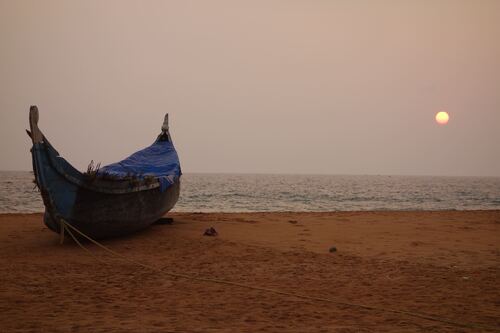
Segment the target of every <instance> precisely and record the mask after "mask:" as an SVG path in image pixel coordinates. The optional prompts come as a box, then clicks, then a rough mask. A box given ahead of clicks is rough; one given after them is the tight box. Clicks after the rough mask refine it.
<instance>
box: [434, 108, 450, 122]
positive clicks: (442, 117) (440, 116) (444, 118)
mask: <svg viewBox="0 0 500 333" xmlns="http://www.w3.org/2000/svg"><path fill="white" fill-rule="evenodd" d="M448 120H450V116H449V115H448V112H445V111H440V112H438V113H436V122H437V123H438V124H439V125H446V124H448Z"/></svg>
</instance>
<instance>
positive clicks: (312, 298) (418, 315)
mask: <svg viewBox="0 0 500 333" xmlns="http://www.w3.org/2000/svg"><path fill="white" fill-rule="evenodd" d="M60 221H61V234H62V235H61V240H60V241H61V243H62V241H63V240H64V235H63V234H64V230H66V231H67V232H68V234H69V235H70V237H71V238H72V239H73V240H74V241H75V243H76V244H77V245H78V246H79V247H81V248H82V249H83V250H85V251H86V252H87V253H89V254H90V255H91V256H92V257H94V258H95V259H97V260H98V261H100V262H104V261H103V260H101V259H100V258H99V257H97V256H96V255H95V254H94V253H92V251H90V250H89V249H88V248H86V247H85V246H83V244H82V243H81V242H80V241H79V240H78V239H77V237H76V236H75V235H74V234H73V233H72V231H71V230H73V231H75V232H76V233H77V234H79V235H80V236H82V237H83V238H85V239H87V240H88V241H90V242H91V243H93V244H95V245H97V246H98V247H100V248H101V249H103V250H104V251H106V252H108V253H109V254H111V255H113V256H115V257H116V258H119V259H121V260H123V261H125V262H128V263H131V264H134V265H137V266H141V267H143V268H147V269H149V270H152V271H154V272H157V273H162V274H165V275H168V276H171V277H175V278H182V279H187V280H192V281H201V282H209V283H216V284H223V285H228V286H233V287H239V288H245V289H251V290H257V291H263V292H268V293H273V294H278V295H283V296H290V297H295V298H300V299H304V300H309V301H320V302H326V303H331V304H335V305H342V306H348V307H353V308H359V309H365V310H373V311H381V312H388V313H395V314H402V315H406V316H410V317H414V318H419V319H425V320H429V321H434V322H440V323H443V324H448V325H452V326H456V327H462V328H475V329H483V330H489V331H495V332H500V327H489V326H484V325H480V324H476V323H463V322H457V321H454V320H452V319H447V318H442V317H436V316H432V315H428V314H425V313H419V312H415V311H404V310H395V309H389V308H383V307H377V306H371V305H365V304H357V303H350V302H346V301H339V300H335V299H332V298H325V297H315V296H308V295H303V294H297V293H289V292H286V291H281V290H276V289H271V288H265V287H258V286H252V285H247V284H242V283H238V282H231V281H225V280H220V279H212V278H204V277H197V276H191V275H187V274H182V273H173V272H168V271H165V270H164V269H163V268H158V267H155V266H151V265H148V264H144V263H142V262H139V261H136V260H133V259H130V258H128V257H126V256H124V255H122V254H120V253H118V252H116V251H114V250H112V249H110V248H108V247H107V246H105V245H103V244H102V243H100V242H98V241H96V240H95V239H93V238H91V237H90V236H88V235H86V234H84V233H83V232H82V231H80V230H79V229H78V228H76V227H75V226H72V225H71V224H69V223H68V222H66V221H65V220H64V219H60Z"/></svg>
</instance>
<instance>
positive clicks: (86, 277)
mask: <svg viewBox="0 0 500 333" xmlns="http://www.w3.org/2000/svg"><path fill="white" fill-rule="evenodd" d="M171 216H173V217H174V219H175V221H174V223H173V224H172V225H155V226H153V227H151V228H149V229H147V230H145V231H143V232H140V233H137V234H134V235H131V236H128V237H123V238H119V239H112V240H106V241H103V243H104V244H105V245H106V246H109V247H110V248H112V249H113V250H115V251H117V252H119V253H121V254H123V255H125V256H126V257H128V258H131V259H133V260H139V261H141V262H143V263H145V264H148V265H152V266H155V267H158V268H165V270H166V271H169V272H177V273H183V274H189V275H192V276H199V277H209V278H216V279H220V280H225V281H232V282H238V283H243V284H247V285H251V286H260V287H264V288H272V289H277V290H280V291H284V292H288V293H299V294H303V295H309V296H312V297H322V298H329V299H332V300H336V301H341V302H351V303H357V304H364V305H368V306H374V307H378V308H387V309H397V310H403V311H409V312H418V313H425V314H429V315H433V316H436V317H440V318H447V319H450V320H452V321H456V322H461V323H476V324H479V325H482V326H487V327H489V328H491V330H492V331H494V330H497V331H499V330H500V211H474V212H342V213H249V214H187V213H182V214H181V213H177V214H172V215H171ZM211 226H213V227H214V228H215V229H217V231H218V232H219V236H217V237H207V236H202V234H203V231H204V230H205V229H206V228H208V227H211ZM58 240H59V239H58V236H57V235H56V234H54V233H52V232H51V231H49V230H48V229H47V228H45V227H44V226H43V222H42V216H41V214H33V215H25V214H4V215H0V244H1V245H0V267H1V275H0V331H1V332H339V333H340V332H343V333H347V332H479V331H489V329H487V328H478V327H476V328H460V327H457V326H453V325H451V324H446V323H441V322H436V321H429V320H425V319H421V318H415V317H411V316H407V315H404V314H397V313H391V312H386V311H381V310H371V309H363V308H359V307H353V306H345V305H338V304H332V303H327V302H321V301H311V300H305V299H300V298H296V297H293V296H287V295H279V294H273V293H269V292H263V291H259V290H250V289H244V288H240V287H235V286H228V285H221V284H214V283H209V282H202V281H192V280H186V279H182V278H173V277H170V276H168V275H165V274H163V273H158V272H154V271H150V270H148V269H145V268H141V267H138V266H136V265H134V264H131V263H127V262H123V261H119V260H114V259H106V260H104V261H97V260H96V259H95V258H94V257H92V256H90V255H89V254H88V253H86V252H85V251H83V250H82V249H80V248H79V247H78V246H76V245H75V244H74V243H73V242H72V241H71V240H69V239H66V241H65V243H64V245H59V244H58ZM86 245H87V246H88V248H90V250H91V251H92V252H93V253H95V254H96V255H97V256H98V257H99V258H101V259H105V258H109V256H107V255H106V254H105V252H103V251H102V250H100V249H99V248H98V247H96V246H95V245H91V244H88V243H87V244H86ZM332 246H335V247H336V248H337V252H334V253H329V248H330V247H332Z"/></svg>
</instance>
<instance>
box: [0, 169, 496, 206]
mask: <svg viewBox="0 0 500 333" xmlns="http://www.w3.org/2000/svg"><path fill="white" fill-rule="evenodd" d="M490 209H500V178H497V177H427V176H342V175H266V174H194V173H193V174H184V175H183V176H182V179H181V196H180V198H179V201H178V202H177V204H176V206H175V207H174V209H173V211H178V212H281V211H302V212H322V211H367V210H377V211H384V210H490ZM43 210H44V207H43V202H42V200H41V196H40V193H39V192H38V189H37V188H36V186H35V184H34V177H33V174H32V172H27V171H1V172H0V213H34V212H43Z"/></svg>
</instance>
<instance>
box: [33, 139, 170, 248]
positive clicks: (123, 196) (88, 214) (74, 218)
mask: <svg viewBox="0 0 500 333" xmlns="http://www.w3.org/2000/svg"><path fill="white" fill-rule="evenodd" d="M31 152H32V159H33V171H34V174H35V180H36V183H37V185H38V188H39V189H40V192H41V195H42V198H43V202H44V205H45V214H44V222H45V224H46V225H47V226H48V227H49V229H51V230H53V231H54V232H57V233H59V232H60V230H61V227H60V226H61V221H62V220H64V222H66V223H69V224H70V225H72V226H74V227H76V228H77V229H78V230H80V231H81V232H83V233H85V234H86V235H88V236H89V237H92V238H95V239H99V238H107V237H116V236H120V235H124V234H128V233H132V232H135V231H138V230H140V229H144V228H146V227H148V226H149V225H151V224H152V223H154V222H155V221H157V220H158V219H160V218H161V217H162V216H163V215H165V214H166V213H167V212H168V211H169V210H170V209H172V208H173V207H174V205H175V203H176V202H177V200H178V198H179V193H180V178H178V179H176V180H175V181H174V183H173V184H171V185H170V186H169V187H168V188H167V189H166V190H164V191H161V189H160V186H159V185H158V183H154V182H153V183H150V182H147V181H140V180H120V179H99V178H92V177H89V176H87V175H84V174H82V173H80V172H79V171H78V170H76V169H75V168H74V167H73V166H71V164H69V163H68V162H67V161H66V160H65V159H64V158H62V157H60V156H59V153H58V152H57V151H56V150H55V149H54V148H53V147H52V146H51V145H50V143H49V142H48V141H47V140H46V139H45V138H44V140H43V142H39V143H35V144H34V145H33V147H32V150H31Z"/></svg>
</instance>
